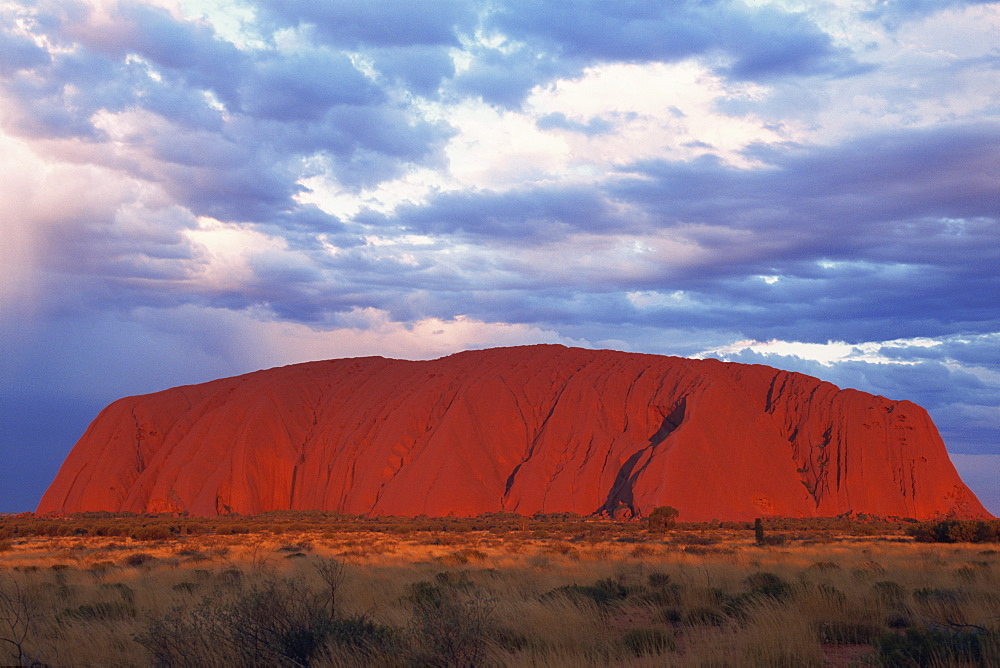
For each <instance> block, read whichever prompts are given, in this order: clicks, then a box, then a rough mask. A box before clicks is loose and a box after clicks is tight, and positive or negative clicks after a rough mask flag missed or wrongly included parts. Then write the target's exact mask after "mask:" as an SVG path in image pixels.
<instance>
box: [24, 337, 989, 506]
mask: <svg viewBox="0 0 1000 668" xmlns="http://www.w3.org/2000/svg"><path fill="white" fill-rule="evenodd" d="M665 505H669V506H673V507H675V508H677V509H678V510H679V511H680V517H679V519H680V520H682V521H697V520H709V519H720V520H747V519H752V518H754V517H759V516H767V515H776V516H796V517H809V516H833V515H840V514H843V513H848V512H853V513H868V514H872V515H879V516H897V517H913V518H919V519H926V518H937V517H945V516H950V517H963V518H964V517H988V516H989V514H988V513H987V512H986V511H985V509H984V508H983V506H982V505H981V504H980V503H979V501H978V500H977V499H976V497H975V495H973V494H972V492H970V491H969V489H968V488H967V487H966V486H965V485H964V484H963V483H962V481H961V479H960V478H959V477H958V474H957V473H956V471H955V468H954V467H953V466H952V464H951V461H950V460H949V459H948V454H947V452H946V451H945V447H944V444H943V443H942V441H941V438H940V436H939V435H938V432H937V429H936V428H935V427H934V425H933V423H932V422H931V420H930V418H929V416H928V415H927V413H926V412H925V411H924V410H923V409H922V408H920V407H919V406H917V405H915V404H912V403H910V402H908V401H890V400H889V399H886V398H884V397H881V396H873V395H870V394H866V393H864V392H859V391H856V390H841V389H838V388H837V387H836V386H834V385H832V384H830V383H826V382H823V381H820V380H817V379H816V378H812V377H809V376H805V375H802V374H797V373H789V372H786V371H778V370H776V369H772V368H770V367H766V366H760V365H744V364H734V363H724V362H720V361H717V360H692V359H683V358H674V357H664V356H658V355H641V354H632V353H622V352H615V351H608V350H585V349H579V348H565V347H562V346H548V345H542V346H525V347H515V348H496V349H490V350H480V351H469V352H463V353H458V354H456V355H451V356H449V357H445V358H442V359H439V360H434V361H421V362H415V361H405V360H391V359H384V358H380V357H366V358H354V359H341V360H330V361H325V362H310V363H306V364H296V365H292V366H287V367H281V368H277V369H269V370H266V371H258V372H255V373H250V374H246V375H243V376H236V377H233V378H224V379H221V380H216V381H212V382H208V383H203V384H200V385H191V386H184V387H176V388H173V389H170V390H166V391H163V392H157V393H155V394H148V395H144V396H138V397H128V398H125V399H121V400H119V401H116V402H114V403H113V404H111V405H110V406H108V407H107V408H106V409H104V411H102V412H101V414H100V415H99V416H98V417H97V419H95V420H94V422H93V423H92V424H91V425H90V428H89V429H88V430H87V432H86V433H85V434H84V436H83V438H81V439H80V441H79V442H78V443H77V444H76V446H75V447H74V448H73V450H72V452H70V454H69V456H68V457H67V459H66V461H65V462H64V464H63V466H62V468H61V469H60V471H59V473H58V475H57V476H56V478H55V481H54V482H53V483H52V485H51V486H50V487H49V489H48V491H47V492H46V493H45V495H44V497H43V498H42V501H41V503H40V504H39V507H38V512H39V513H47V512H53V511H64V512H78V511H93V510H109V511H133V512H178V511H189V512H190V513H192V514H196V515H214V514H216V513H227V512H239V513H244V514H254V513H259V512H262V511H268V510H281V509H303V510H304V509H321V510H336V511H341V512H344V513H351V514H362V515H368V514H376V515H410V516H413V515H420V514H427V515H431V516H445V515H459V516H474V515H478V514H480V513H484V512H496V511H509V512H516V513H520V514H523V515H531V514H533V513H535V512H539V511H541V512H574V513H579V514H581V515H589V514H592V513H599V512H605V511H606V512H608V513H610V514H615V515H616V516H629V515H631V516H640V517H641V516H643V515H644V514H648V513H649V512H650V511H651V510H652V509H653V508H655V507H656V506H665Z"/></svg>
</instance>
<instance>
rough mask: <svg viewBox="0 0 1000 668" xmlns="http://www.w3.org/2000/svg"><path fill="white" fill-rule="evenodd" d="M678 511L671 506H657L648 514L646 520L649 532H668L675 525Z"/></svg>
mask: <svg viewBox="0 0 1000 668" xmlns="http://www.w3.org/2000/svg"><path fill="white" fill-rule="evenodd" d="M678 515H680V511H679V510H677V509H676V508H674V507H673V506H657V507H656V508H653V511H652V512H651V513H649V518H648V519H647V520H646V521H647V522H648V523H649V530H650V531H669V530H670V529H673V528H674V524H676V523H677V516H678Z"/></svg>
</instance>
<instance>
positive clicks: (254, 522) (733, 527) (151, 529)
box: [0, 510, 996, 540]
mask: <svg viewBox="0 0 1000 668" xmlns="http://www.w3.org/2000/svg"><path fill="white" fill-rule="evenodd" d="M950 522H952V523H954V522H955V521H954V520H950ZM965 524H966V523H962V525H963V526H964V525H965ZM980 524H981V523H980ZM763 526H764V527H765V528H766V529H767V530H768V531H769V532H773V531H780V532H789V533H791V534H793V535H789V536H788V537H789V538H808V535H806V533H808V532H829V533H840V534H850V535H860V536H865V535H885V534H896V535H899V534H902V533H903V531H904V529H905V530H906V531H907V532H912V531H913V530H915V528H916V527H935V526H937V524H920V523H916V520H913V519H900V518H889V519H884V518H878V517H872V516H865V515H856V516H840V517H811V518H781V517H772V518H766V519H764V520H763ZM948 526H949V527H952V526H953V524H949V525H948ZM976 526H977V527H978V525H976ZM991 526H992V525H991ZM647 528H648V527H647V522H646V521H635V520H632V521H615V520H610V519H607V518H601V517H595V516H581V515H577V514H576V513H536V514H535V515H532V516H522V515H518V514H516V513H506V512H499V513H485V514H482V515H479V516H478V517H427V516H418V517H395V516H378V517H364V516H357V515H348V514H344V513H338V512H331V511H295V510H283V511H271V512H265V513H260V514H258V515H239V514H236V513H231V514H227V515H220V516H217V517H199V516H192V515H188V514H186V513H161V514H152V513H150V514H139V513H112V512H88V513H74V514H71V515H63V516H48V515H46V516H36V515H33V514H31V513H23V514H19V515H6V516H0V539H2V538H15V537H25V536H119V537H128V538H132V539H135V540H165V539H169V538H173V537H178V536H198V535H209V534H212V535H233V534H260V533H271V534H284V533H302V532H322V533H339V532H358V531H370V532H380V533H391V534H406V533H410V532H419V531H434V532H469V531H487V532H491V533H507V532H529V533H530V534H531V535H535V536H537V537H545V536H546V535H548V534H551V533H566V532H573V533H586V534H588V535H595V534H602V533H606V534H609V535H610V534H616V535H631V534H638V533H640V532H643V531H645V530H646V529H647ZM672 530H673V531H681V532H699V531H708V530H729V531H753V530H754V523H753V522H732V521H717V520H716V521H709V522H677V523H676V524H674V525H673V527H672ZM921 531H922V532H923V533H920V534H919V536H918V537H917V539H918V540H927V539H926V538H924V537H923V536H925V535H937V534H930V533H927V530H924V529H921ZM977 531H978V529H977ZM796 532H798V533H800V534H801V535H794V534H795V533H796ZM911 535H917V534H913V533H911ZM944 535H946V536H957V535H959V533H958V532H957V530H955V529H948V531H946V532H945V533H944ZM962 535H964V534H962ZM970 535H977V536H978V535H979V534H977V533H975V532H973V533H972V534H970ZM991 535H992V536H994V538H993V540H995V536H996V532H995V531H994V532H993V533H992V534H991ZM932 540H937V539H936V538H934V539H932Z"/></svg>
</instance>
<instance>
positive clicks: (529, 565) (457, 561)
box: [0, 512, 1000, 667]
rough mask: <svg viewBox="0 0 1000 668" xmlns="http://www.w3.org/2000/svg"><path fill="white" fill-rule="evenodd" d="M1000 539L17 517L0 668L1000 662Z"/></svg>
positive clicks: (471, 523) (794, 529)
mask: <svg viewBox="0 0 1000 668" xmlns="http://www.w3.org/2000/svg"><path fill="white" fill-rule="evenodd" d="M995 524H996V523H995V522H992V523H991V522H979V523H975V522H970V523H965V524H960V523H955V524H953V525H952V526H951V530H952V531H953V534H952V536H951V537H950V538H949V537H948V536H947V535H943V536H939V537H943V538H945V539H949V540H950V539H956V538H957V539H959V540H960V542H949V543H941V542H923V541H927V540H931V539H933V534H932V530H933V529H934V528H935V526H936V525H933V524H914V523H912V522H909V523H908V522H905V521H880V520H875V519H873V518H862V519H858V518H829V519H825V520H824V519H812V520H780V519H776V518H772V519H769V520H766V521H764V522H762V523H761V525H760V527H758V528H757V530H756V531H755V527H754V525H753V524H752V523H745V522H704V523H697V524H696V523H677V524H676V525H675V526H673V527H667V528H663V527H655V526H651V525H650V524H649V523H648V522H642V521H631V522H615V521H609V520H606V519H597V518H584V517H578V516H573V515H569V514H554V515H539V516H535V517H520V516H515V515H511V514H495V515H491V516H482V517H479V518H471V519H470V518H409V519H404V518H385V517H383V518H369V519H365V518H355V517H349V516H340V515H337V514H335V513H318V512H317V513H309V512H284V513H267V514H264V515H260V516H256V517H231V516H227V517H216V518H197V517H187V516H170V515H132V514H110V513H89V514H84V515H73V516H64V517H55V518H38V517H34V516H30V515H22V516H7V517H4V518H2V519H0V663H3V664H5V665H7V664H12V665H18V664H21V665H68V664H73V665H98V664H100V665H108V664H113V665H164V666H174V665H190V666H234V665H245V666H250V665H286V666H304V665H309V666H368V665H384V666H414V665H420V666H425V665H426V666H472V665H476V666H479V665H483V666H490V665H496V666H500V665H504V666H605V665H621V666H625V665H628V666H644V665H648V666H654V665H655V666H790V667H791V666H865V665H883V666H990V665H998V664H1000V549H997V548H998V547H1000V546H998V544H997V543H996V542H965V540H962V539H967V540H969V541H971V540H977V537H976V536H975V535H973V534H972V533H967V534H964V535H963V534H961V531H963V530H965V529H969V528H970V527H971V528H973V529H974V528H975V526H979V527H980V529H981V530H988V531H992V532H993V533H992V534H991V537H992V538H995V535H996V528H997V527H996V526H995ZM939 528H940V527H939ZM946 528H947V527H946ZM983 538H984V536H982V535H980V536H979V537H978V539H983Z"/></svg>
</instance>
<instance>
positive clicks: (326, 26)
mask: <svg viewBox="0 0 1000 668" xmlns="http://www.w3.org/2000/svg"><path fill="white" fill-rule="evenodd" d="M261 9H262V10H263V11H264V13H265V16H267V17H268V18H270V19H271V20H273V21H275V22H277V23H279V24H282V25H288V26H297V25H301V24H306V25H310V26H313V27H314V28H315V29H316V31H317V32H318V33H319V34H320V35H321V36H322V38H323V39H324V40H326V41H327V42H328V43H330V44H332V45H334V46H338V47H344V48H356V47H358V46H359V45H372V46H412V45H417V44H421V45H428V44H443V45H449V46H457V45H458V35H457V31H467V30H470V29H471V28H472V27H474V25H475V19H476V8H475V3H472V2H467V1H466V0H437V1H436V2H433V3H423V2H412V1H411V0H380V1H379V2H368V1H367V0H328V1H326V2H313V1H312V0H265V1H264V2H262V3H261Z"/></svg>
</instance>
